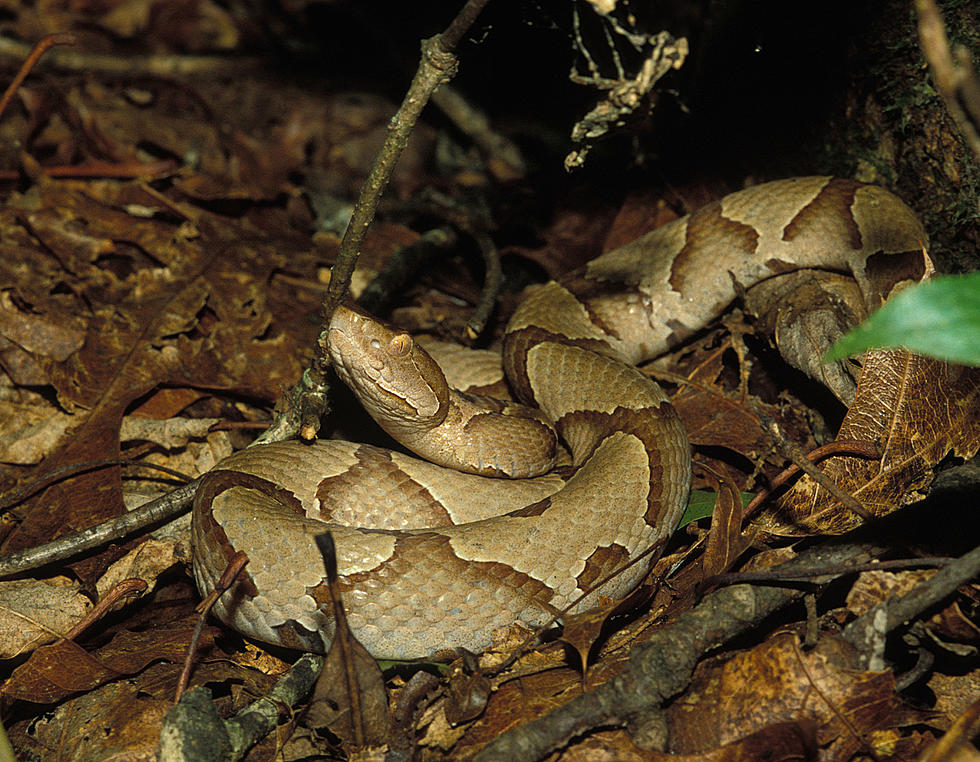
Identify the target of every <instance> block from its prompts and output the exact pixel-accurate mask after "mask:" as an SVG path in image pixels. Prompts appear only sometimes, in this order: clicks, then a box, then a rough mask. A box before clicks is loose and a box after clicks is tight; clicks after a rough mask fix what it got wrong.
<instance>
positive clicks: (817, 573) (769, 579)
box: [706, 556, 953, 586]
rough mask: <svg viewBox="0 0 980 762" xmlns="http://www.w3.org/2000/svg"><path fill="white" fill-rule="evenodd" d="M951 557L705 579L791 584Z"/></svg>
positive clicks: (938, 563) (916, 566)
mask: <svg viewBox="0 0 980 762" xmlns="http://www.w3.org/2000/svg"><path fill="white" fill-rule="evenodd" d="M952 561H953V559H951V558H947V557H945V556H923V557H922V558H898V559H894V560H891V561H872V562H871V563H867V564H849V565H848V566H847V568H846V569H842V568H840V567H833V568H831V567H826V568H823V567H821V568H814V569H807V570H806V571H801V572H797V573H795V574H794V575H793V576H792V577H787V576H785V575H784V574H781V573H779V572H778V571H776V570H769V571H755V572H733V573H731V574H718V575H716V576H714V577H711V578H710V579H709V580H706V582H707V583H708V584H711V585H716V586H721V585H741V584H754V583H758V582H761V583H764V584H773V585H775V584H779V583H783V584H787V585H793V584H795V583H797V582H799V581H802V580H809V579H813V578H814V577H826V576H834V575H836V576H840V575H842V574H857V573H858V572H875V571H888V570H889V569H919V568H922V567H923V566H946V565H947V564H948V563H950V562H952Z"/></svg>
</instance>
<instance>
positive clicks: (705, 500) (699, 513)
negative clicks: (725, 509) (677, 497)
mask: <svg viewBox="0 0 980 762" xmlns="http://www.w3.org/2000/svg"><path fill="white" fill-rule="evenodd" d="M741 495H742V507H745V506H746V505H748V504H749V501H750V500H751V499H752V498H753V497H755V495H752V494H751V493H749V492H742V493H741ZM717 498H718V493H717V492H712V491H711V490H707V489H694V490H691V496H690V498H688V501H687V508H686V509H685V510H684V515H683V516H681V523H680V524H679V525H678V529H680V528H681V527H686V526H687V525H688V524H690V523H691V522H692V521H699V520H700V519H704V518H707V517H708V516H710V515H711V512H712V511H713V510H714V509H715V500H716V499H717Z"/></svg>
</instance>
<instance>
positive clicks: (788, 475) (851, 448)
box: [743, 439, 881, 520]
mask: <svg viewBox="0 0 980 762" xmlns="http://www.w3.org/2000/svg"><path fill="white" fill-rule="evenodd" d="M830 455H852V456H856V457H859V458H870V459H874V458H880V457H881V453H880V452H878V448H877V447H875V445H874V443H873V442H863V441H861V440H858V439H840V440H837V441H834V442H831V443H830V444H825V445H822V446H821V447H817V448H815V449H813V450H811V451H810V452H808V453H807V454H806V459H807V460H808V461H809V462H810V463H816V462H817V461H819V460H822V459H823V458H826V457H828V456H830ZM801 470H802V469H801V468H800V467H799V466H798V465H796V464H795V463H794V464H793V465H792V466H790V467H789V468H786V469H783V470H782V471H780V472H779V474H778V475H777V476H776V478H775V479H773V480H772V483H771V484H770V485H769V488H768V489H766V490H763V491H762V492H760V493H759V494H758V495H756V496H755V497H754V498H752V499H751V500H750V501H749V504H748V505H746V506H745V510H744V512H743V513H744V516H743V520H744V519H748V518H749V517H750V516H751V515H752V514H753V513H755V512H756V510H758V508H759V506H760V505H762V504H763V503H764V502H765V501H766V500H767V499H768V498H769V496H770V495H771V494H772V493H773V492H775V491H776V490H777V489H779V488H780V487H782V486H783V485H784V484H786V482H788V481H789V480H790V479H792V478H793V477H794V476H796V475H797V474H798V473H800V471H801Z"/></svg>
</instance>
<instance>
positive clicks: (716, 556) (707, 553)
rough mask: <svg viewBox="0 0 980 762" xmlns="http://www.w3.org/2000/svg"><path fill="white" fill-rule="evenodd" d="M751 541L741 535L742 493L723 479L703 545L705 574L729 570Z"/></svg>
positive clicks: (707, 575) (706, 575)
mask: <svg viewBox="0 0 980 762" xmlns="http://www.w3.org/2000/svg"><path fill="white" fill-rule="evenodd" d="M750 542H751V534H749V535H747V536H743V535H742V496H741V494H739V491H738V488H737V487H736V486H735V485H734V484H732V483H731V481H729V480H728V479H723V480H721V481H720V483H719V486H718V497H717V498H716V499H715V508H714V510H713V511H712V512H711V528H710V529H709V530H708V540H707V542H706V543H705V548H704V561H703V569H704V576H705V577H713V576H714V575H716V574H721V573H723V572H726V571H728V570H729V569H730V568H731V566H732V564H734V563H735V560H736V559H737V558H738V557H739V556H740V555H742V553H743V551H745V549H746V548H747V547H748V546H749V543H750Z"/></svg>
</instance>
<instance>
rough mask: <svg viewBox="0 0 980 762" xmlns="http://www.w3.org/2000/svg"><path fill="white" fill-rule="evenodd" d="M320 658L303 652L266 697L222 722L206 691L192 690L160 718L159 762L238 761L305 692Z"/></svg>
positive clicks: (304, 695) (313, 679)
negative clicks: (190, 761)
mask: <svg viewBox="0 0 980 762" xmlns="http://www.w3.org/2000/svg"><path fill="white" fill-rule="evenodd" d="M322 665H323V657H322V656H317V655H315V654H304V655H303V656H301V657H300V658H299V659H297V660H296V663H295V664H293V666H292V667H291V668H290V669H289V671H288V672H287V673H286V674H285V675H283V676H282V677H281V678H280V679H279V681H278V682H277V683H276V684H275V685H274V686H273V687H272V690H271V691H269V693H268V694H267V695H265V696H263V697H262V698H260V699H257V700H256V701H254V702H253V703H252V704H251V705H249V706H247V707H245V708H244V709H242V710H241V711H240V712H238V714H236V715H235V716H234V717H233V718H231V719H229V720H222V719H221V718H220V717H219V716H218V713H217V711H216V710H215V708H214V704H213V703H212V702H211V694H210V692H209V691H208V689H207V688H204V687H196V688H191V689H190V690H189V691H187V692H186V693H185V694H184V695H183V696H181V700H180V702H179V703H178V704H176V705H175V706H174V707H173V708H172V709H171V710H170V711H169V712H167V715H166V717H164V719H163V728H162V730H161V732H160V746H159V750H158V758H159V759H197V760H203V759H215V760H217V759H221V760H238V759H241V758H242V757H244V756H245V754H246V752H248V750H249V749H250V748H252V746H254V745H255V744H256V743H257V742H258V741H259V740H260V739H261V738H264V737H265V736H266V735H267V734H268V733H269V732H270V731H271V730H273V729H274V728H275V727H276V724H277V723H278V720H279V715H280V714H281V712H282V709H283V707H287V708H293V709H295V708H296V707H298V706H299V705H300V703H301V702H302V701H303V700H304V699H305V698H306V696H307V695H308V694H309V692H310V689H311V688H312V687H313V683H314V681H315V680H316V676H317V675H318V674H319V672H320V667H321V666H322Z"/></svg>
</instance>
